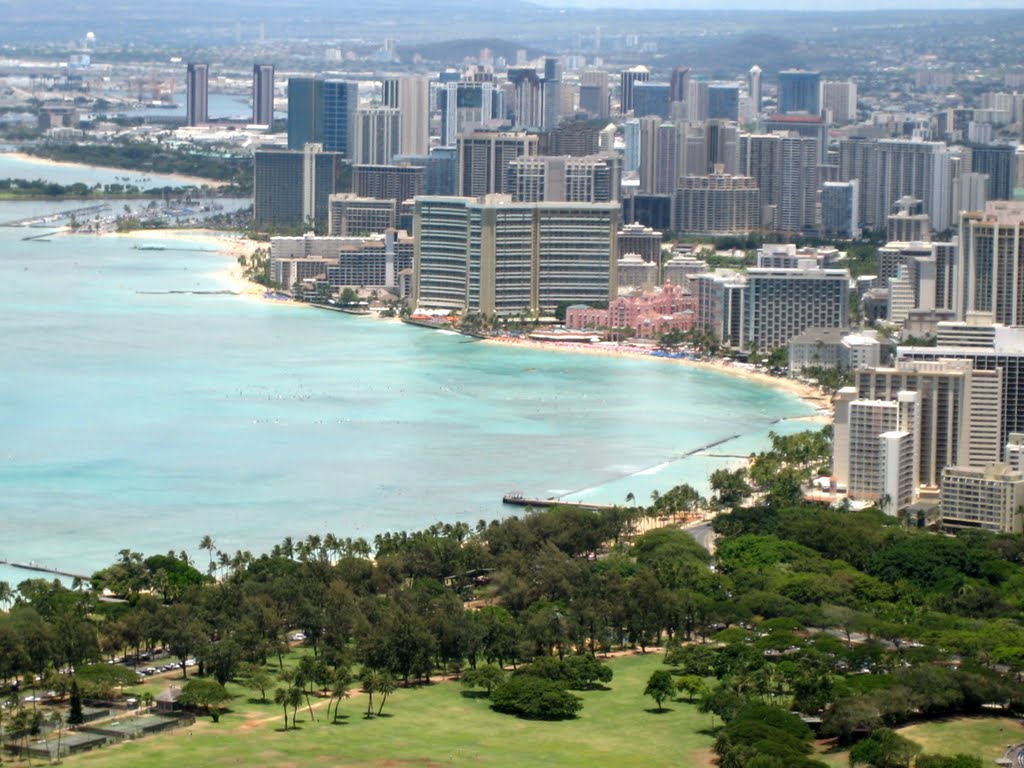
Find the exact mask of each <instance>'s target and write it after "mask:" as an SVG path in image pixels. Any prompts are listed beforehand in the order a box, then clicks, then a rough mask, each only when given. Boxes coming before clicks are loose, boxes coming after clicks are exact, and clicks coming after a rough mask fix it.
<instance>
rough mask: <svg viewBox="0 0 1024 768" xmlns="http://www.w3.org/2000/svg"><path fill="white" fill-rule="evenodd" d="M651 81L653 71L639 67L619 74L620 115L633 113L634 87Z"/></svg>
mask: <svg viewBox="0 0 1024 768" xmlns="http://www.w3.org/2000/svg"><path fill="white" fill-rule="evenodd" d="M650 79H651V71H650V70H649V69H648V68H647V67H645V66H643V65H638V66H635V67H630V68H629V69H624V70H622V72H621V73H619V114H622V115H627V114H629V113H630V112H632V111H633V85H634V84H635V83H638V82H641V83H643V82H647V81H648V80H650Z"/></svg>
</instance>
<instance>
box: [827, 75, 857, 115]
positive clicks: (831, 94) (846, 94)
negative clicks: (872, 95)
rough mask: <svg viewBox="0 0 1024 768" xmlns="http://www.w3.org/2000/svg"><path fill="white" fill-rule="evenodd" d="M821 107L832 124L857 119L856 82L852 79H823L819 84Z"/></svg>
mask: <svg viewBox="0 0 1024 768" xmlns="http://www.w3.org/2000/svg"><path fill="white" fill-rule="evenodd" d="M821 109H822V110H823V111H824V112H825V113H826V114H827V115H828V116H829V117H828V120H829V122H831V123H832V124H833V125H842V124H844V123H852V122H853V121H854V120H856V119H857V84H856V83H855V82H853V81H852V80H843V81H834V80H825V81H823V82H822V84H821Z"/></svg>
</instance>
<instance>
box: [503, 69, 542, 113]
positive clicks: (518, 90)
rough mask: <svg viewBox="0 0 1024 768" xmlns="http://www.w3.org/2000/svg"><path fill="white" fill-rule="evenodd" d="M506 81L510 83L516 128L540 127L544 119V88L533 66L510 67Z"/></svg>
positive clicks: (511, 106)
mask: <svg viewBox="0 0 1024 768" xmlns="http://www.w3.org/2000/svg"><path fill="white" fill-rule="evenodd" d="M508 81H509V82H510V83H511V84H512V101H511V104H509V111H510V112H511V113H512V118H513V124H514V125H515V126H516V128H540V127H541V123H542V122H543V121H544V90H543V87H542V83H541V79H540V77H539V76H538V75H537V70H535V69H534V68H533V67H516V68H512V67H510V68H509V70H508Z"/></svg>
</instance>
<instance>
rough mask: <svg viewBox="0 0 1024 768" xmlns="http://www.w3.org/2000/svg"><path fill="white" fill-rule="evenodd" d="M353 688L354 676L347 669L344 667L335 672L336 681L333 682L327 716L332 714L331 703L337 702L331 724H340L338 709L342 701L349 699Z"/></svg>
mask: <svg viewBox="0 0 1024 768" xmlns="http://www.w3.org/2000/svg"><path fill="white" fill-rule="evenodd" d="M351 687H352V675H350V674H349V671H348V669H347V668H345V667H342V668H340V669H337V670H335V671H334V679H333V680H332V681H331V698H330V699H329V700H328V701H327V715H328V716H330V714H331V702H332V701H335V700H336V701H337V703H336V704H335V705H334V717H333V718H332V720H331V722H332V723H336V722H338V707H340V706H341V700H342V699H347V698H348V697H349V689H350V688H351Z"/></svg>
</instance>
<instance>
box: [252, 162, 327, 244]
mask: <svg viewBox="0 0 1024 768" xmlns="http://www.w3.org/2000/svg"><path fill="white" fill-rule="evenodd" d="M253 166H254V191H253V221H254V223H255V225H256V226H257V227H264V228H269V229H289V228H295V227H310V228H314V229H316V228H320V229H323V228H326V226H327V219H328V199H329V198H330V196H331V195H332V194H334V193H335V192H337V191H338V187H339V185H340V181H341V168H342V157H341V155H340V154H338V153H336V152H325V151H323V146H322V145H320V144H308V145H306V147H304V148H303V150H302V151H295V150H285V149H271V150H259V149H258V150H256V152H255V155H254V161H253Z"/></svg>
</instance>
